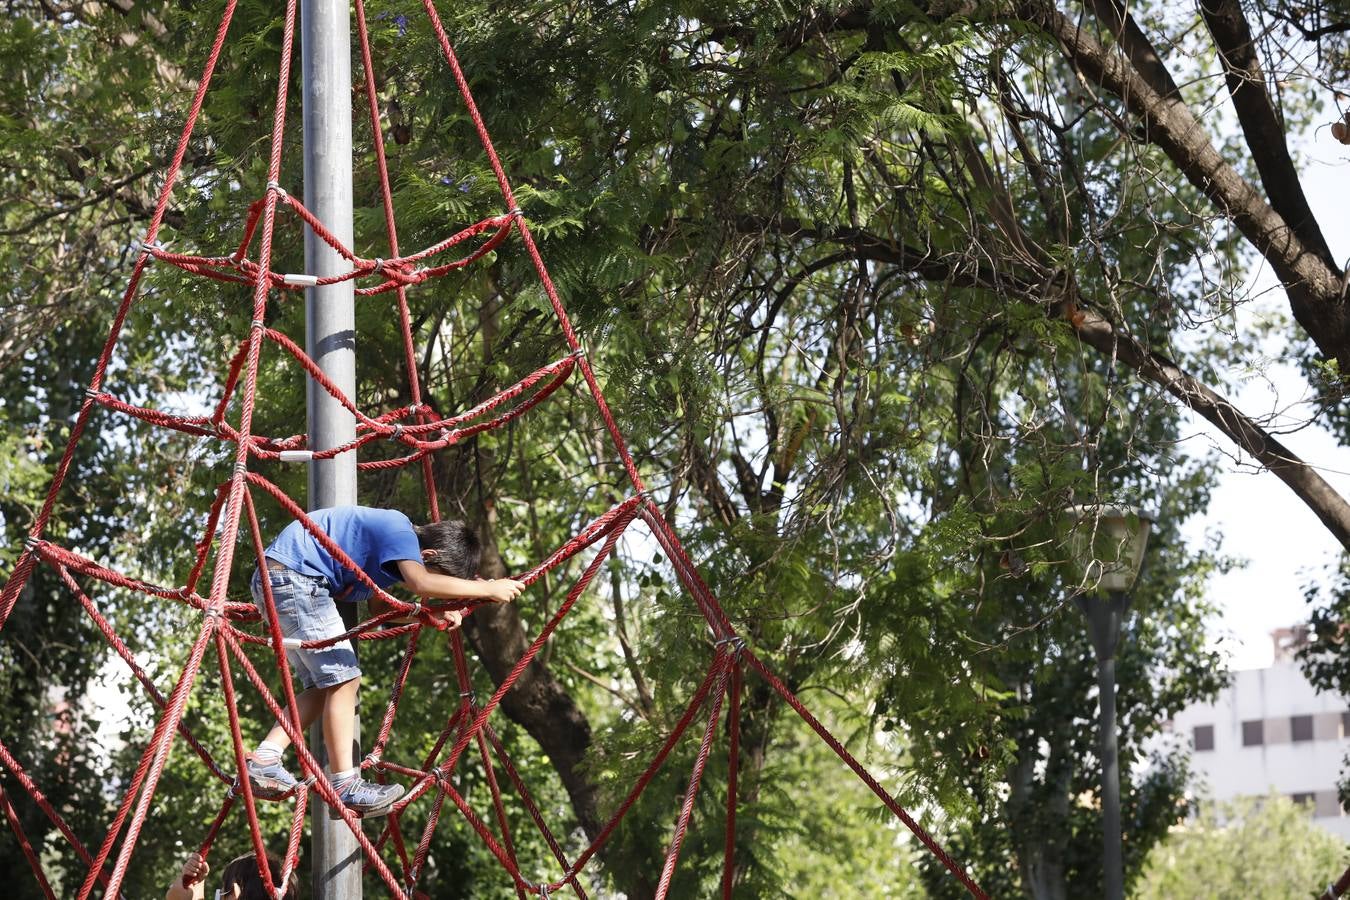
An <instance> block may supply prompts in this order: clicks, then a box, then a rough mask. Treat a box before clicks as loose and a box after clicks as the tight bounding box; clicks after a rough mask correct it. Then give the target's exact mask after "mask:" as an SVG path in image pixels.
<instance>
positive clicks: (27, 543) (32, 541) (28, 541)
mask: <svg viewBox="0 0 1350 900" xmlns="http://www.w3.org/2000/svg"><path fill="white" fill-rule="evenodd" d="M41 543H42V538H36V537H33V536H32V535H29V536H28V537H26V538H24V541H23V548H24V549H25V550H36V549H37V548H38V545H39V544H41Z"/></svg>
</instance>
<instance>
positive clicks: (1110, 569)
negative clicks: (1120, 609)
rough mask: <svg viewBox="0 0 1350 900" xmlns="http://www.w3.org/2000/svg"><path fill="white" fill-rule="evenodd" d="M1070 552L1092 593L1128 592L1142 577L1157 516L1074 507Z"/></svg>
mask: <svg viewBox="0 0 1350 900" xmlns="http://www.w3.org/2000/svg"><path fill="white" fill-rule="evenodd" d="M1067 512H1068V514H1069V517H1070V518H1071V519H1072V526H1071V528H1072V530H1071V531H1070V532H1069V549H1070V551H1071V552H1072V553H1073V558H1074V561H1075V562H1076V563H1077V567H1078V574H1079V575H1080V576H1081V577H1082V578H1083V584H1085V585H1086V586H1087V587H1088V590H1091V591H1097V590H1100V591H1107V592H1110V593H1122V594H1123V593H1128V592H1129V591H1130V590H1132V589H1133V588H1134V583H1135V581H1136V579H1138V578H1139V569H1140V567H1141V566H1142V565H1143V563H1144V550H1145V549H1146V548H1147V546H1148V536H1149V531H1150V529H1151V528H1152V526H1153V521H1154V517H1153V516H1152V515H1151V514H1149V513H1146V512H1141V511H1139V510H1137V509H1129V508H1126V507H1120V506H1074V507H1070V508H1069V509H1068V510H1067Z"/></svg>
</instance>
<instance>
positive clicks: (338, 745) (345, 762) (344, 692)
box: [323, 676, 361, 772]
mask: <svg viewBox="0 0 1350 900" xmlns="http://www.w3.org/2000/svg"><path fill="white" fill-rule="evenodd" d="M360 687H361V678H360V677H359V676H358V677H356V678H353V679H352V680H351V681H347V682H344V683H342V684H339V685H336V686H335V687H331V688H328V690H327V693H326V694H325V696H324V703H323V740H324V744H325V745H327V747H328V770H329V771H330V772H346V771H348V770H350V769H352V768H353V767H354V765H355V764H354V763H353V761H352V740H353V738H354V736H355V723H356V694H357V691H358V689H359V688H360Z"/></svg>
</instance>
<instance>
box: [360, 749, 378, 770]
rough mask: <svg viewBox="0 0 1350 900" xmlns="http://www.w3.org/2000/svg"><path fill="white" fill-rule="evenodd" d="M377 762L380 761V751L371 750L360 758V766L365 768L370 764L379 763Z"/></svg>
mask: <svg viewBox="0 0 1350 900" xmlns="http://www.w3.org/2000/svg"><path fill="white" fill-rule="evenodd" d="M379 762H380V751H379V750H372V751H370V752H369V753H367V754H366V755H365V756H364V757H363V758H362V759H361V768H363V769H365V768H368V767H370V766H375V765H379Z"/></svg>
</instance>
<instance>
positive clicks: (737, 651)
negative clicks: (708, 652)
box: [713, 634, 745, 656]
mask: <svg viewBox="0 0 1350 900" xmlns="http://www.w3.org/2000/svg"><path fill="white" fill-rule="evenodd" d="M724 644H730V645H731V652H732V655H733V656H740V655H741V653H743V652H744V651H745V638H743V637H741V636H740V635H739V634H733V635H731V636H730V637H724V638H722V639H721V640H718V641H715V642H713V647H721V646H722V645H724Z"/></svg>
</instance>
